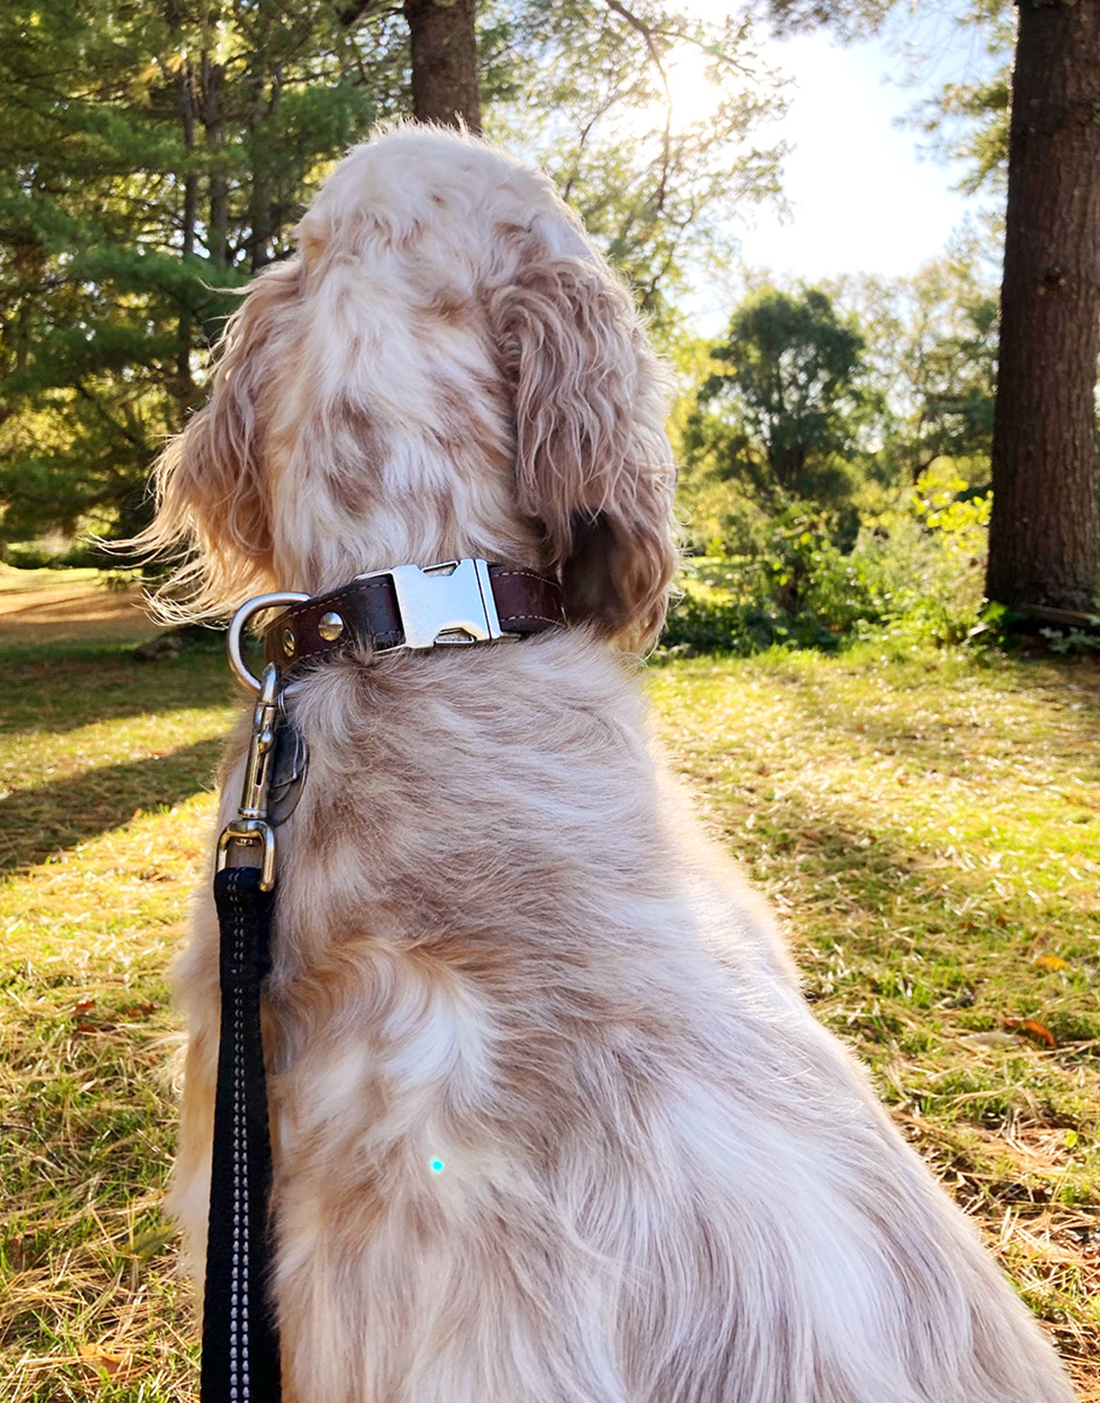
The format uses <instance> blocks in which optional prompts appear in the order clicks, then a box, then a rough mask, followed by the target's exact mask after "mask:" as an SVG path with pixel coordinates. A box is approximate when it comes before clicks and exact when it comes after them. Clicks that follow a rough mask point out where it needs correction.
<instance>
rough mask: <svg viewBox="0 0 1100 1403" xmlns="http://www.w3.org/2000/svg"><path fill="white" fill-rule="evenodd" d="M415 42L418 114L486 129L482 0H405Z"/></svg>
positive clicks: (426, 119)
mask: <svg viewBox="0 0 1100 1403" xmlns="http://www.w3.org/2000/svg"><path fill="white" fill-rule="evenodd" d="M404 10H405V20H406V22H407V23H408V26H409V37H410V39H411V41H412V97H413V113H414V115H415V116H416V118H417V120H418V121H420V122H440V123H442V125H444V126H448V127H457V126H460V125H461V124H462V123H465V125H466V126H467V127H468V128H469V129H470V131H472V132H480V131H481V105H480V102H479V99H478V89H477V31H476V29H475V27H474V17H475V14H476V11H477V0H405V4H404Z"/></svg>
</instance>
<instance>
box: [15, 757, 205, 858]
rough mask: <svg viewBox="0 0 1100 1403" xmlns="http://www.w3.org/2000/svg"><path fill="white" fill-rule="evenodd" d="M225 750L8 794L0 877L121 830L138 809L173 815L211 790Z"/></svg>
mask: <svg viewBox="0 0 1100 1403" xmlns="http://www.w3.org/2000/svg"><path fill="white" fill-rule="evenodd" d="M221 746H222V742H221V740H220V739H219V738H214V739H211V740H204V741H198V742H196V744H194V745H189V746H184V747H183V748H181V749H180V750H173V751H171V752H170V753H169V754H167V755H159V756H154V757H150V758H148V759H145V760H135V761H132V762H131V763H129V764H122V765H104V766H102V767H100V768H99V769H95V770H86V771H85V772H84V773H83V774H80V775H77V776H74V777H73V778H71V779H63V780H55V781H53V782H50V783H47V784H40V785H36V786H35V787H34V788H33V789H21V790H16V792H15V793H14V794H9V795H8V797H7V798H6V799H3V800H0V873H3V872H11V871H13V870H15V869H18V868H23V867H29V866H33V865H35V864H37V863H41V862H45V861H46V860H47V859H48V858H50V857H51V856H53V854H55V853H57V852H61V851H63V850H65V849H67V848H73V847H75V846H76V845H77V844H78V843H82V842H84V841H85V840H86V839H88V838H95V837H98V836H99V834H101V833H107V832H110V830H111V829H113V828H120V827H122V825H123V824H125V823H128V822H129V820H130V819H131V818H133V816H134V812H135V810H137V809H142V810H148V809H158V808H163V807H170V806H172V805H174V804H179V803H182V802H183V800H184V799H189V798H190V797H191V795H192V794H198V793H200V792H202V791H203V790H208V789H211V788H212V787H213V776H214V767H215V765H216V764H217V761H218V756H219V754H220V753H221Z"/></svg>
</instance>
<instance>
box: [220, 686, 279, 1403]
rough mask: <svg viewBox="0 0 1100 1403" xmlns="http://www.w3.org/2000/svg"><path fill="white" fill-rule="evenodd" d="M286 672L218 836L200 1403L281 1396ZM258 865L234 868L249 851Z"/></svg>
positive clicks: (268, 690) (266, 1401)
mask: <svg viewBox="0 0 1100 1403" xmlns="http://www.w3.org/2000/svg"><path fill="white" fill-rule="evenodd" d="M280 710H281V708H280V700H279V679H278V671H277V669H276V668H274V667H269V668H268V669H267V672H266V673H265V675H264V680H263V685H262V688H261V692H260V696H259V699H258V701H257V703H256V709H255V712H254V713H253V722H252V739H251V744H250V746H249V752H248V761H247V764H246V766H245V779H244V792H243V794H242V796H241V806H240V812H239V814H238V816H237V818H235V819H234V820H233V821H232V822H231V823H229V824H228V825H227V827H226V828H225V830H224V832H223V833H222V835H221V838H220V839H219V840H218V862H217V868H218V870H217V873H216V874H215V877H214V902H215V905H216V906H217V911H218V926H219V931H220V956H219V966H220V968H219V973H220V980H221V1041H220V1045H219V1048H218V1084H217V1094H216V1097H215V1102H214V1154H213V1161H212V1165H211V1177H210V1218H209V1230H208V1234H207V1244H206V1287H205V1298H204V1307H203V1328H202V1391H201V1398H202V1403H279V1398H280V1396H281V1379H280V1367H279V1337H278V1331H277V1328H276V1322H275V1310H274V1306H273V1303H272V1300H271V1294H270V1273H271V1261H272V1250H271V1223H270V1221H269V1214H268V1204H269V1199H270V1195H271V1134H270V1128H269V1126H268V1117H267V1084H266V1078H265V1075H264V1052H263V1039H262V1035H261V1027H260V994H261V988H262V985H263V981H264V977H265V976H266V975H267V973H268V971H269V970H270V968H271V949H270V936H271V917H272V911H273V909H274V905H275V890H274V888H275V834H274V828H273V826H272V824H271V823H270V822H268V800H269V792H270V789H271V782H272V772H273V769H274V760H275V753H276V747H277V743H278V738H279V719H280ZM257 849H258V854H259V857H260V861H261V865H260V866H259V867H250V866H231V865H230V857H231V856H236V855H240V854H242V853H244V854H247V855H249V856H253V855H255V853H256V850H257Z"/></svg>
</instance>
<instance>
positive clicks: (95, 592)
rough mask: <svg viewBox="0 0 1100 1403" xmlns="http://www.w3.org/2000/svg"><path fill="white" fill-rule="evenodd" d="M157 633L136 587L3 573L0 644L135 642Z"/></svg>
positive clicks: (0, 591) (0, 600)
mask: <svg viewBox="0 0 1100 1403" xmlns="http://www.w3.org/2000/svg"><path fill="white" fill-rule="evenodd" d="M13 573H15V572H13ZM28 573H29V572H28ZM35 573H37V572H35ZM157 632H158V629H157V625H156V624H154V623H153V622H152V621H151V619H150V618H149V616H148V614H147V613H146V612H145V609H144V606H143V605H142V601H141V592H140V591H139V590H124V591H121V590H110V589H106V588H105V587H104V586H103V585H101V584H98V583H96V582H94V581H83V582H79V583H74V584H69V585H64V584H59V585H55V584H47V585H45V586H41V585H38V584H37V582H34V583H32V582H29V581H28V582H26V583H24V582H22V581H18V580H16V581H12V577H11V575H7V574H5V575H4V576H3V577H2V578H0V648H11V647H26V646H29V645H33V644H36V643H76V642H83V641H88V642H116V643H125V642H134V643H139V642H141V641H142V640H143V639H145V638H152V637H153V635H154V634H155V633H157Z"/></svg>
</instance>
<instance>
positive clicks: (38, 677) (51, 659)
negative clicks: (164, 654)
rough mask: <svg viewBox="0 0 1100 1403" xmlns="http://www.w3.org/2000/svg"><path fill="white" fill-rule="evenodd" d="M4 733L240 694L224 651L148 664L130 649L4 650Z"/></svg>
mask: <svg viewBox="0 0 1100 1403" xmlns="http://www.w3.org/2000/svg"><path fill="white" fill-rule="evenodd" d="M0 662H2V664H3V670H4V701H3V710H2V714H0V732H7V733H9V734H10V733H11V732H15V731H21V730H34V731H56V732H63V731H71V730H75V729H76V728H77V727H79V726H87V725H91V724H92V723H93V722H96V721H117V720H121V719H122V718H124V717H128V716H140V715H143V714H150V713H156V712H163V711H177V710H181V709H184V708H189V707H215V706H226V705H228V704H230V703H231V702H232V700H233V699H234V696H235V692H234V689H233V685H232V682H231V679H230V675H229V670H228V667H227V665H226V662H225V657H224V654H223V653H222V652H221V650H220V649H219V650H217V651H211V652H190V651H189V652H185V653H183V654H182V655H181V656H180V657H178V658H172V659H169V660H166V661H162V662H156V663H141V662H138V661H137V660H136V659H135V658H134V657H133V654H132V652H131V650H130V649H128V648H127V649H117V648H116V649H105V648H102V647H100V648H93V647H89V646H86V645H85V646H83V647H75V646H74V647H72V648H65V649H62V648H51V649H48V650H34V651H31V650H27V651H26V652H23V651H17V650H5V651H4V652H3V653H0Z"/></svg>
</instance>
